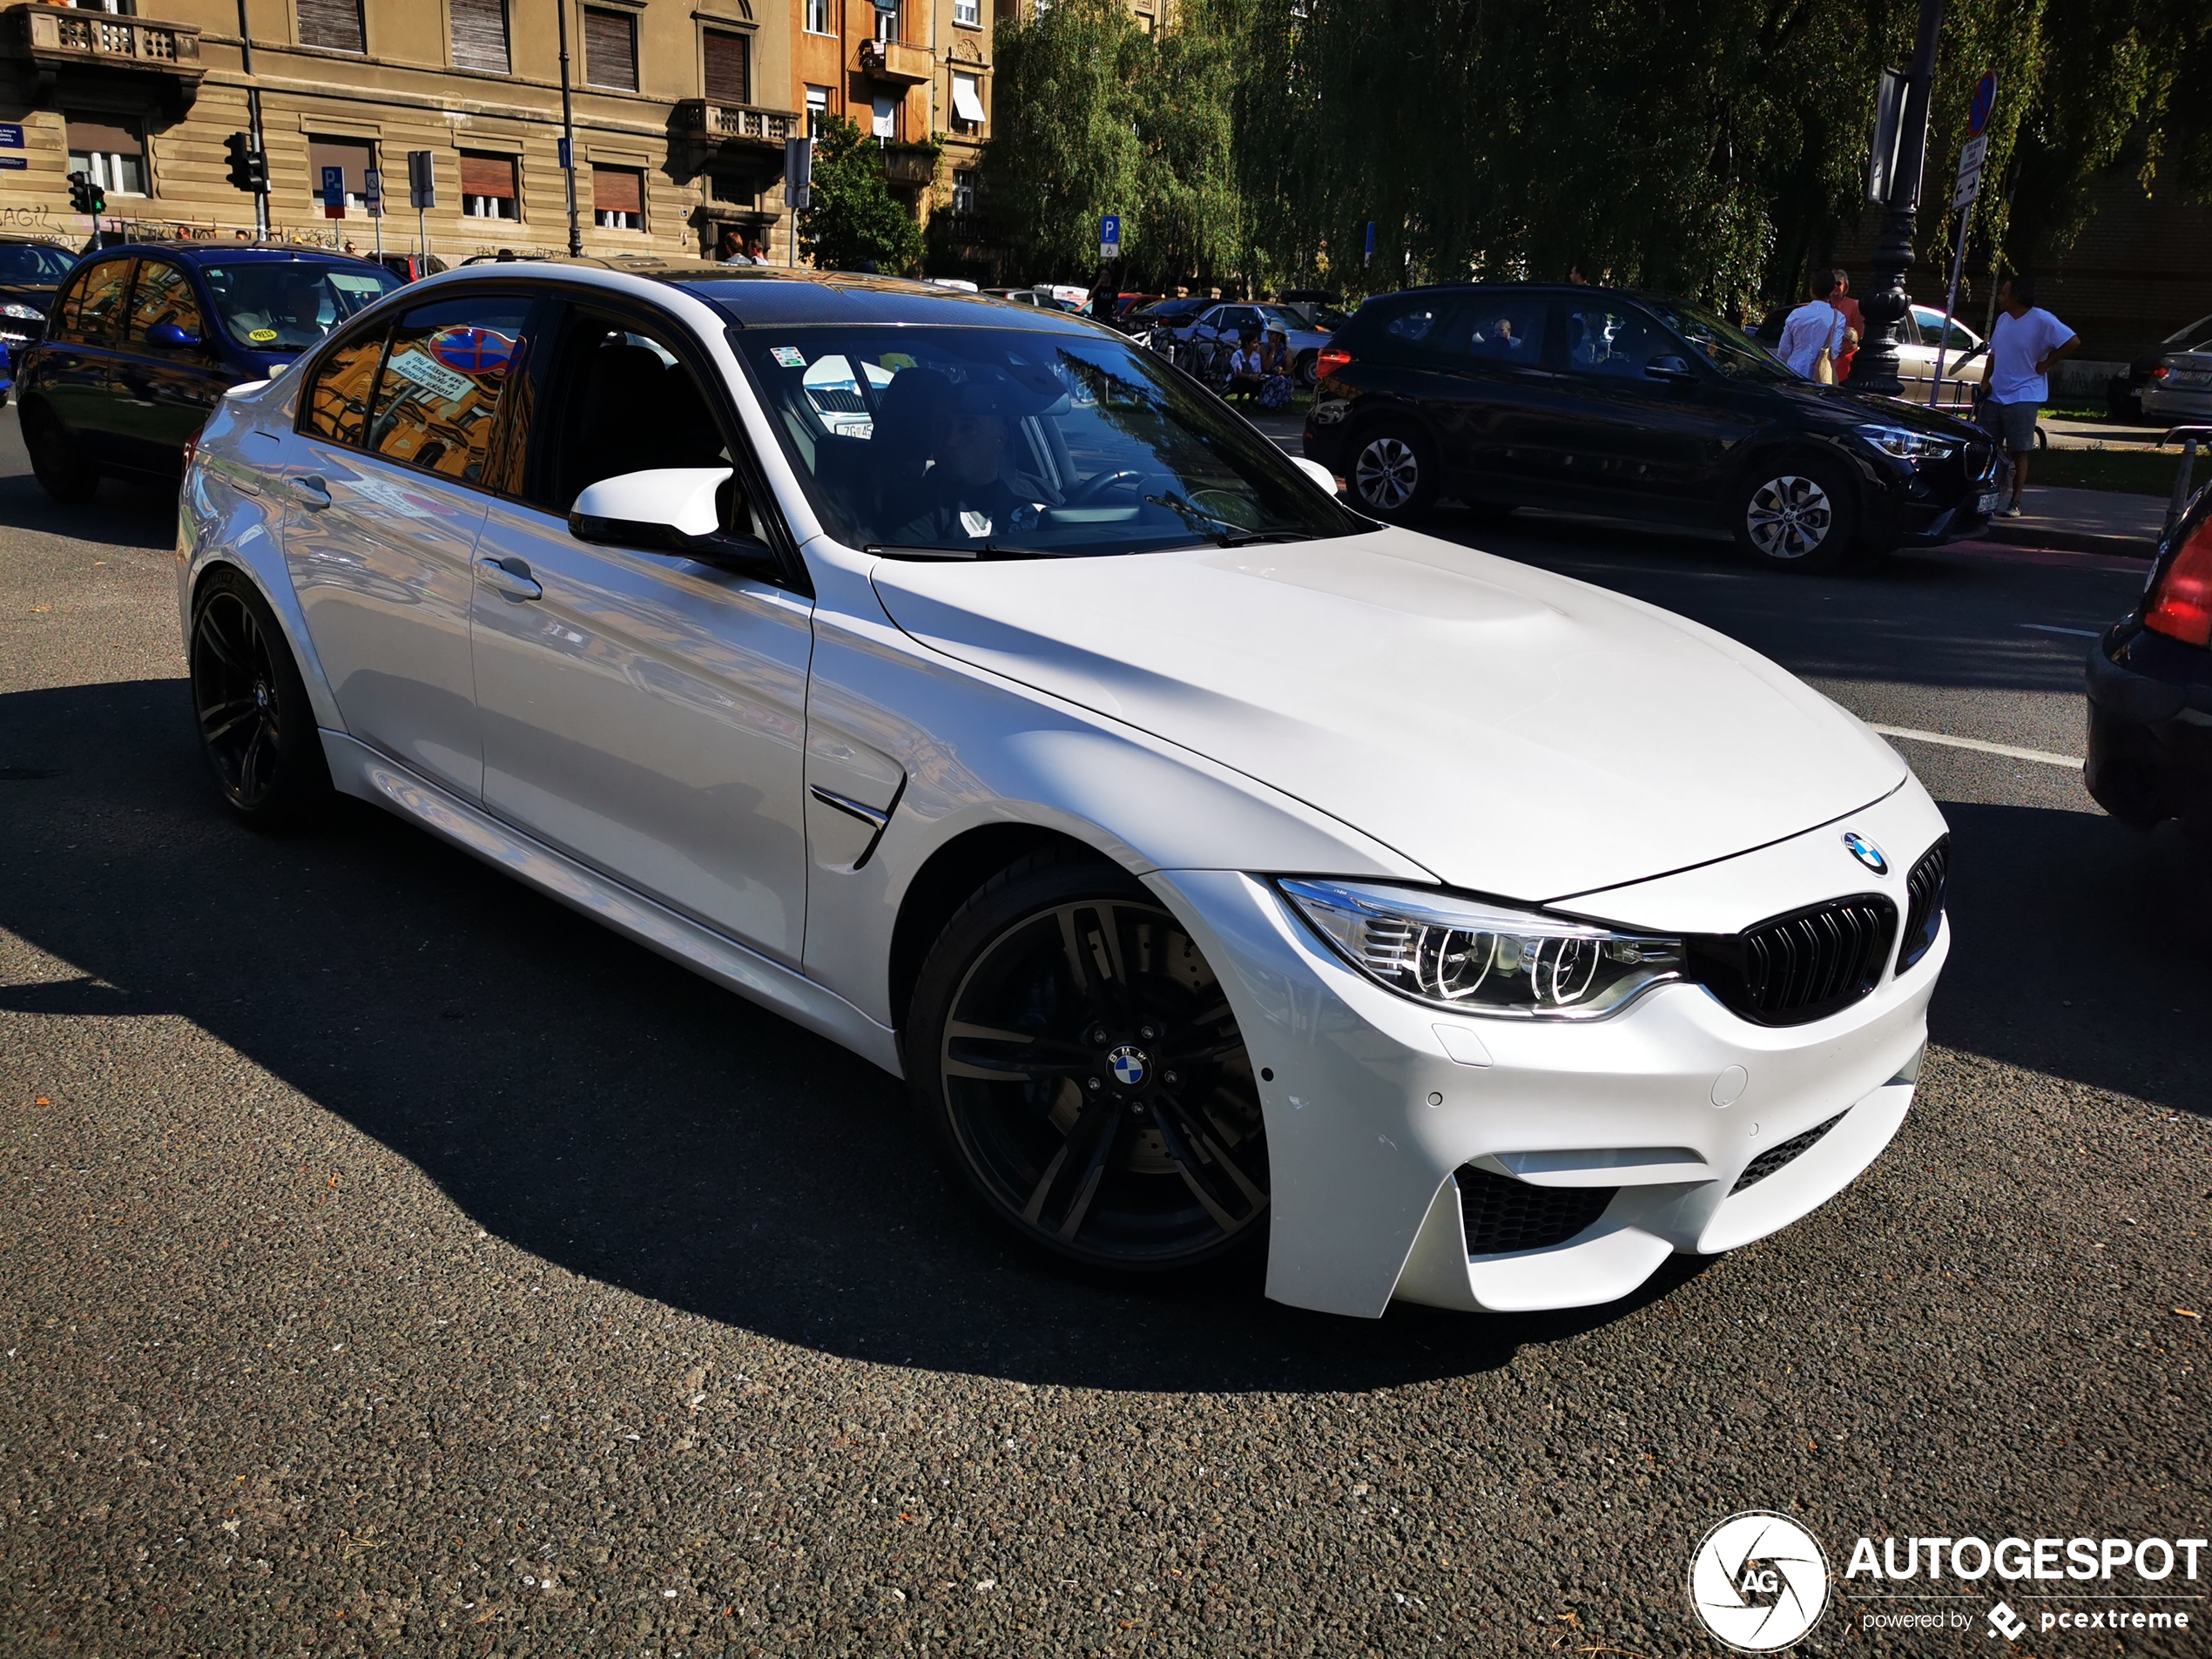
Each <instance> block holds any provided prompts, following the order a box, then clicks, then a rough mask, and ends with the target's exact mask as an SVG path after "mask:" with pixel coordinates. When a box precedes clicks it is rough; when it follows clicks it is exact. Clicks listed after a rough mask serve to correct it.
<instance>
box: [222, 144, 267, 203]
mask: <svg viewBox="0 0 2212 1659" xmlns="http://www.w3.org/2000/svg"><path fill="white" fill-rule="evenodd" d="M223 148H224V149H225V150H226V151H228V152H230V158H231V171H230V180H231V183H232V184H233V185H235V186H236V187H237V188H238V189H239V190H242V191H245V192H246V193H247V194H248V195H251V196H266V195H267V194H268V193H269V158H268V157H266V156H265V155H263V154H262V153H261V152H260V151H259V150H256V149H255V148H254V147H253V138H250V137H249V136H248V135H246V133H243V132H233V133H232V134H231V136H230V137H229V138H226V139H224V140H223Z"/></svg>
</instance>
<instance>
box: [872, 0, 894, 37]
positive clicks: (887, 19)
mask: <svg viewBox="0 0 2212 1659" xmlns="http://www.w3.org/2000/svg"><path fill="white" fill-rule="evenodd" d="M875 37H876V38H877V39H878V40H896V39H898V38H899V6H898V0H892V3H891V4H889V5H887V6H885V5H879V6H878V7H876V9H875Z"/></svg>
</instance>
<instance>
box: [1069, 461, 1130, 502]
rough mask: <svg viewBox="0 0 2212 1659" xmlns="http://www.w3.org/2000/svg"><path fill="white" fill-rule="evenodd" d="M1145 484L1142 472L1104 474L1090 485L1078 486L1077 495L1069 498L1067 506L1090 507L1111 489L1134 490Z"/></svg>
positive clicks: (1128, 471) (1125, 471) (1126, 471)
mask: <svg viewBox="0 0 2212 1659" xmlns="http://www.w3.org/2000/svg"><path fill="white" fill-rule="evenodd" d="M1143 482H1144V475H1143V473H1141V472H1136V471H1133V470H1124V471H1122V472H1102V473H1100V474H1099V475H1097V476H1096V478H1093V479H1092V480H1091V481H1090V482H1089V483H1086V484H1082V485H1080V486H1078V487H1077V489H1076V493H1075V494H1074V495H1072V496H1069V497H1068V501H1067V505H1069V506H1070V507H1083V506H1088V505H1089V503H1090V502H1095V501H1096V500H1097V499H1098V498H1099V497H1100V496H1103V495H1104V494H1105V493H1106V492H1107V491H1108V490H1109V489H1132V488H1134V487H1135V486H1136V485H1138V484H1140V483H1143Z"/></svg>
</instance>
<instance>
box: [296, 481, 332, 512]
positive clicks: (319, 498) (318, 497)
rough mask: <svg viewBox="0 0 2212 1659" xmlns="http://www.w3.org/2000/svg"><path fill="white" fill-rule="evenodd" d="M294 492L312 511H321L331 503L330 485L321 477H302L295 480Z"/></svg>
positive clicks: (301, 502) (303, 505)
mask: <svg viewBox="0 0 2212 1659" xmlns="http://www.w3.org/2000/svg"><path fill="white" fill-rule="evenodd" d="M292 493H293V495H294V496H298V497H299V500H300V505H301V506H302V507H304V508H306V509H307V510H308V511H309V512H311V513H320V511H322V509H324V508H326V507H327V506H329V505H330V486H329V485H328V484H327V483H325V482H323V481H322V480H321V479H320V478H300V479H296V480H294V481H293V486H292Z"/></svg>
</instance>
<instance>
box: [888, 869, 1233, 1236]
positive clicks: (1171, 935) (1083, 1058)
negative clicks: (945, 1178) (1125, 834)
mask: <svg viewBox="0 0 2212 1659" xmlns="http://www.w3.org/2000/svg"><path fill="white" fill-rule="evenodd" d="M906 1042H907V1076H909V1077H910V1078H911V1079H912V1080H913V1089H914V1099H915V1103H916V1105H917V1106H918V1108H919V1109H920V1110H921V1114H922V1116H923V1118H924V1120H925V1121H926V1122H927V1124H928V1125H929V1127H930V1129H931V1130H932V1131H933V1133H934V1136H935V1138H936V1140H937V1141H938V1143H940V1145H941V1147H942V1148H943V1150H944V1151H945V1153H946V1154H947V1156H948V1161H949V1162H950V1163H952V1165H953V1167H954V1169H955V1170H958V1172H959V1173H960V1174H961V1176H962V1177H965V1179H966V1180H967V1182H968V1185H969V1186H971V1187H972V1188H973V1189H974V1191H975V1192H976V1194H977V1195H978V1196H979V1197H981V1199H982V1200H983V1202H984V1204H985V1205H986V1207H987V1208H988V1209H989V1211H991V1212H992V1214H993V1215H995V1217H997V1218H998V1219H999V1220H1000V1221H1001V1223H1002V1224H1005V1225H1007V1226H1008V1227H1010V1228H1012V1229H1013V1230H1014V1231H1015V1232H1016V1233H1017V1234H1019V1235H1020V1236H1021V1237H1022V1238H1024V1239H1025V1240H1027V1241H1028V1243H1029V1244H1032V1245H1034V1246H1035V1247H1036V1248H1038V1249H1041V1250H1043V1251H1048V1252H1049V1253H1051V1254H1053V1255H1055V1256H1057V1257H1060V1258H1063V1259H1066V1260H1069V1261H1072V1262H1075V1263H1077V1264H1082V1266H1085V1267H1088V1268H1092V1269H1097V1270H1103V1271H1108V1272H1115V1273H1123V1274H1153V1273H1159V1272H1163V1271H1174V1270H1177V1269H1188V1268H1194V1267H1197V1266H1199V1265H1201V1264H1209V1263H1216V1262H1219V1261H1220V1260H1222V1259H1223V1258H1227V1257H1231V1256H1234V1255H1238V1254H1241V1253H1242V1252H1243V1251H1247V1250H1253V1249H1258V1248H1260V1247H1261V1246H1262V1245H1263V1244H1264V1241H1265V1237H1266V1231H1267V1230H1266V1227H1265V1225H1264V1217H1265V1216H1266V1213H1267V1199H1268V1170H1267V1142H1266V1136H1265V1134H1264V1130H1263V1127H1262V1123H1261V1114H1260V1103H1259V1091H1258V1085H1257V1084H1256V1083H1255V1082H1254V1081H1253V1076H1252V1064H1251V1058H1250V1056H1249V1055H1247V1054H1246V1053H1245V1050H1244V1039H1243V1037H1242V1036H1241V1035H1238V1029H1237V1019H1236V1015H1234V1014H1232V1013H1231V1011H1230V1008H1229V1003H1228V1000H1227V999H1226V998H1225V997H1224V995H1223V994H1222V988H1221V983H1220V981H1219V980H1218V979H1217V977H1216V976H1215V974H1214V971H1213V969H1212V968H1211V967H1210V966H1208V964H1207V962H1206V960H1205V957H1204V954H1202V953H1201V952H1200V951H1199V949H1198V947H1197V943H1196V942H1195V941H1193V940H1192V939H1191V937H1190V934H1189V933H1188V932H1186V931H1185V930H1184V927H1183V926H1182V924H1181V923H1179V922H1178V921H1176V919H1175V917H1174V916H1173V915H1172V914H1170V913H1169V911H1168V910H1167V909H1166V908H1165V907H1163V906H1162V905H1161V903H1160V902H1159V900H1157V899H1156V898H1154V897H1153V896H1152V894H1150V893H1149V892H1148V891H1147V890H1146V889H1145V887H1143V884H1142V883H1140V882H1138V881H1136V880H1135V879H1134V878H1132V877H1130V876H1129V875H1127V874H1126V873H1123V872H1122V871H1119V870H1117V869H1116V868H1114V867H1112V866H1110V865H1108V864H1105V863H1103V862H1101V861H1097V860H1092V859H1089V858H1083V857H1080V856H1076V855H1072V854H1039V855H1035V856H1033V857H1031V858H1028V859H1025V860H1022V861H1021V862H1019V863H1017V864H1015V866H1013V867H1011V868H1010V869H1008V870H1007V871H1005V872H1004V873H1001V874H1000V875H998V876H996V877H995V878H994V879H993V880H991V881H990V882H989V883H988V884H987V885H986V886H985V887H983V888H982V889H981V891H980V892H979V893H977V894H975V895H974V897H973V898H972V899H970V900H968V903H967V904H966V905H965V906H963V907H961V910H960V912H959V913H958V914H955V915H954V917H953V919H952V921H949V922H948V923H947V924H946V927H945V931H944V933H943V934H941V936H940V937H939V939H938V941H937V943H936V946H935V948H934V949H932V951H931V952H930V954H929V957H928V960H927V962H925V963H924V965H923V968H922V971H921V980H920V981H919V983H918V984H917V986H916V988H915V992H914V1003H913V1008H912V1010H911V1017H910V1018H909V1021H908V1023H907V1035H906Z"/></svg>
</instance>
